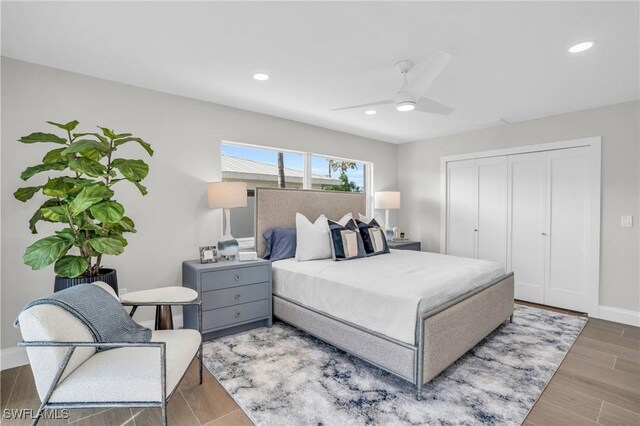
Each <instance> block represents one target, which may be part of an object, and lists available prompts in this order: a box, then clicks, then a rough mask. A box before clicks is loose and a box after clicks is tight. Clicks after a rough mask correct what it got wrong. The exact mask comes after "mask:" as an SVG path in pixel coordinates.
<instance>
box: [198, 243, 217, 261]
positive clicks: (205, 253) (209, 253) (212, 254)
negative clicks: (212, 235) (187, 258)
mask: <svg viewBox="0 0 640 426" xmlns="http://www.w3.org/2000/svg"><path fill="white" fill-rule="evenodd" d="M217 261H218V248H217V247H216V246H203V247H200V263H216V262H217Z"/></svg>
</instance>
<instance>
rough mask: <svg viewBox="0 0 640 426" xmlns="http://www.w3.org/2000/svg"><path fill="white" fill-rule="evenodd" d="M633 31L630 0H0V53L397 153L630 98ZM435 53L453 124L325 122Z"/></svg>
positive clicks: (435, 89) (635, 58)
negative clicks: (446, 56)
mask: <svg viewBox="0 0 640 426" xmlns="http://www.w3.org/2000/svg"><path fill="white" fill-rule="evenodd" d="M638 21H639V3H638V2H562V1H558V2H491V3H481V2H470V3H469V2H429V3H426V2H409V3H405V2H370V3H362V2H355V3H344V2H343V3H338V2H329V3H327V2H281V3H270V2H257V3H249V2H236V3H231V2H227V3H211V2H210V3H203V2H192V3H164V2H140V3H138V2H136V3H120V2H118V3H109V2H100V3H93V2H44V3H35V2H4V1H3V2H2V54H3V55H4V56H8V57H12V58H16V59H21V60H24V61H29V62H34V63H38V64H43V65H48V66H52V67H56V68H61V69H65V70H69V71H74V72H78V73H82V74H87V75H92V76H95V77H100V78H104V79H108V80H114V81H119V82H123V83H127V84H131V85H135V86H140V87H145V88H149V89H155V90H160V91H163V92H168V93H174V94H178V95H183V96H188V97H192V98H197V99H202V100H207V101H211V102H216V103H220V104H225V105H230V106H233V107H237V108H242V109H246V110H251V111H257V112H261V113H266V114H271V115H274V116H279V117H285V118H289V119H292V120H297V121H301V122H305V123H311V124H315V125H318V126H322V127H327V128H331V129H335V130H340V131H345V132H349V133H354V134H358V135H362V136H368V137H371V138H375V139H381V140H385V141H389V142H406V141H412V140H419V139H425V138H429V137H433V136H438V135H443V134H450V133H457V132H462V131H467V130H473V129H478V128H482V127H488V126H494V125H498V124H500V121H499V120H501V119H502V120H506V121H508V122H514V121H521V120H527V119H532V118H537V117H542V116H547V115H554V114H559V113H563V112H569V111H576V110H581V109H586V108H592V107H596V106H601V105H607V104H613V103H618V102H624V101H630V100H635V99H638V98H639V90H640V87H639V84H640V83H639V80H640V72H639V63H640V54H639V51H640V46H639V39H640V34H639V22H638ZM593 39H595V40H597V41H598V42H597V44H596V46H595V47H594V48H593V49H591V50H589V51H587V52H584V53H581V54H569V53H568V52H567V48H568V47H570V46H571V45H573V44H575V43H577V42H579V41H583V40H593ZM436 50H443V51H445V52H448V53H450V54H451V55H452V60H451V62H450V63H449V65H448V66H447V68H445V70H444V71H443V73H442V74H441V75H440V77H439V78H438V79H437V80H436V81H435V83H434V84H433V86H432V87H431V89H430V90H429V92H428V93H427V95H428V96H429V97H431V98H433V99H435V100H437V101H439V102H442V103H445V104H448V105H451V106H452V107H454V108H455V111H454V112H453V113H452V114H451V115H450V116H446V117H442V116H436V115H430V114H425V113H419V112H411V113H399V112H396V111H395V110H394V109H393V107H392V106H391V107H385V108H378V114H377V115H375V116H367V115H364V114H363V111H340V112H330V111H329V109H330V108H335V107H340V106H345V105H352V104H358V103H366V102H371V101H375V100H378V99H388V98H393V96H394V95H395V92H396V90H397V89H398V87H399V83H400V78H399V74H398V72H397V70H396V69H395V68H394V64H395V62H397V61H399V60H402V59H411V60H413V61H414V62H416V63H418V64H421V63H423V62H424V61H426V60H427V59H428V58H429V57H430V55H431V54H432V53H433V52H434V51H436ZM257 71H262V72H266V73H268V74H270V75H271V79H270V80H269V81H267V82H258V81H255V80H253V79H252V78H251V75H252V74H253V73H254V72H257Z"/></svg>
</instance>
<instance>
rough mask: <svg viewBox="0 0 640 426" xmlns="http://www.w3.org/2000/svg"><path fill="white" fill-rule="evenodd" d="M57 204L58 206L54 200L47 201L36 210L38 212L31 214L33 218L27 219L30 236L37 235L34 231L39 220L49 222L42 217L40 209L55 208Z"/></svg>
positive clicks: (36, 231)
mask: <svg viewBox="0 0 640 426" xmlns="http://www.w3.org/2000/svg"><path fill="white" fill-rule="evenodd" d="M57 204H58V201H57V200H54V199H51V200H47V201H45V202H44V203H43V204H42V205H41V206H40V207H39V208H38V210H36V212H35V213H34V214H33V216H31V219H29V229H30V230H31V233H32V234H37V233H38V230H37V229H36V224H37V223H38V222H40V221H41V220H46V221H49V220H48V219H46V218H45V217H44V216H42V213H41V212H40V209H43V208H45V207H51V206H55V205H57Z"/></svg>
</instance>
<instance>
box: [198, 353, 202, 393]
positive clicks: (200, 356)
mask: <svg viewBox="0 0 640 426" xmlns="http://www.w3.org/2000/svg"><path fill="white" fill-rule="evenodd" d="M198 361H199V365H198V374H199V378H200V384H202V343H200V350H199V351H198Z"/></svg>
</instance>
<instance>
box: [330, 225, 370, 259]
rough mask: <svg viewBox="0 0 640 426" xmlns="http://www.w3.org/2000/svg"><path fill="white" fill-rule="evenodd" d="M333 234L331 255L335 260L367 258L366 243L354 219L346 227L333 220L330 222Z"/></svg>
mask: <svg viewBox="0 0 640 426" xmlns="http://www.w3.org/2000/svg"><path fill="white" fill-rule="evenodd" d="M328 223H329V232H330V234H331V254H332V257H333V260H349V259H357V258H359V257H365V256H366V255H367V254H366V252H365V250H364V243H363V242H362V237H361V236H360V232H359V230H358V225H356V223H355V222H354V220H353V219H351V220H350V221H348V222H347V223H346V224H345V226H342V225H340V224H339V223H337V222H334V221H332V220H329V221H328Z"/></svg>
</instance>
